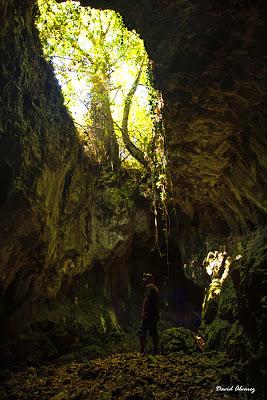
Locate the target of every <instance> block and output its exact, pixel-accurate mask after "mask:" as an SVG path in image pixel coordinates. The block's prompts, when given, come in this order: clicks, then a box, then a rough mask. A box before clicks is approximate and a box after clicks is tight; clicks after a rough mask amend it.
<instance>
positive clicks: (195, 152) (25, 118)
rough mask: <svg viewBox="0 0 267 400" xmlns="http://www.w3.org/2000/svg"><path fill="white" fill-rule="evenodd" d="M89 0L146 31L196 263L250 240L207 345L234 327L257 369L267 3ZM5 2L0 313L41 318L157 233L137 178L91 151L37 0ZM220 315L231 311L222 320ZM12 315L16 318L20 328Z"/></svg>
mask: <svg viewBox="0 0 267 400" xmlns="http://www.w3.org/2000/svg"><path fill="white" fill-rule="evenodd" d="M81 4H82V5H84V6H86V5H88V4H90V6H96V7H103V8H104V7H112V8H114V9H115V10H117V11H120V12H121V13H122V15H123V17H124V19H125V22H126V24H127V25H128V26H129V27H130V28H135V29H137V30H138V31H139V32H140V33H141V34H142V36H143V38H144V40H145V44H146V48H147V50H148V53H149V55H150V57H151V59H152V60H153V69H154V76H155V82H156V85H157V87H158V88H159V89H161V90H162V94H163V100H164V104H165V106H164V123H165V127H166V150H167V153H168V159H169V174H170V177H171V180H172V184H173V198H174V202H175V207H176V216H177V221H176V222H178V227H179V232H178V234H177V232H176V233H174V232H172V235H173V236H172V242H173V243H175V246H176V247H175V249H176V250H177V252H178V251H179V257H181V258H182V260H183V261H184V260H187V259H188V260H189V261H190V257H191V256H192V254H193V253H194V254H195V255H196V257H194V258H193V257H191V261H192V262H191V261H190V262H189V264H190V265H191V266H192V265H198V262H199V260H201V259H203V258H204V257H205V256H206V254H207V253H208V252H209V251H210V250H212V251H215V250H218V248H217V249H216V248H215V247H214V246H213V243H217V244H218V245H219V244H220V245H222V246H226V245H227V246H228V247H229V249H231V248H235V249H237V250H236V253H235V255H237V254H238V253H239V249H238V243H243V242H244V243H245V244H244V245H242V246H241V253H242V254H241V255H242V256H243V257H242V258H241V259H240V261H238V262H237V263H236V264H235V263H234V264H233V269H232V271H231V272H230V275H229V278H228V279H227V280H226V281H224V283H223V285H222V290H221V297H220V298H219V299H220V300H218V301H217V300H216V299H215V298H214V297H213V296H211V298H212V299H213V300H214V301H213V310H212V312H208V306H207V309H206V310H205V316H204V322H205V324H206V325H205V329H207V331H206V332H207V337H208V343H209V345H210V346H211V347H212V346H213V345H214V346H221V345H222V343H223V341H224V338H227V340H226V342H225V344H226V350H227V351H228V352H229V354H233V355H234V356H235V357H236V359H238V358H239V359H241V360H245V359H246V360H247V361H248V362H247V364H246V367H244V366H243V367H244V368H245V369H244V370H245V376H246V377H247V380H248V381H249V378H251V379H252V380H253V377H254V375H253V374H254V371H255V368H254V367H255V365H254V364H253V362H255V363H257V365H258V366H259V369H260V370H261V371H263V372H264V370H263V369H264V367H263V365H264V364H263V360H262V354H263V353H262V352H263V350H264V347H263V344H262V343H263V339H262V338H263V337H264V335H265V334H266V332H265V331H264V326H265V325H264V321H265V314H264V313H263V311H266V298H265V291H266V274H265V272H266V248H265V247H264V238H265V237H266V236H265V233H264V232H265V231H264V229H263V228H264V226H265V224H266V209H267V196H266V188H267V185H266V181H267V171H266V169H267V158H266V140H267V139H266V137H267V135H266V122H267V115H266V101H267V97H266V89H267V80H266V76H267V74H266V72H267V71H266V48H267V40H266V32H267V29H266V24H267V6H266V2H265V1H263V0H258V1H255V2H253V4H252V2H249V1H245V0H244V1H236V0H230V1H228V2H226V3H225V4H222V2H220V1H217V0H216V1H208V2H207V1H204V0H203V1H202V0H201V1H199V0H192V1H190V2H189V1H187V0H173V1H172V0H166V1H149V0H142V1H139V2H125V1H122V0H113V1H105V0H99V1H98V0H92V1H89V0H81ZM0 7H1V10H0V11H1V13H0V15H1V45H0V46H1V47H0V52H1V53H0V55H1V77H0V84H1V100H2V105H3V106H2V114H3V115H2V117H1V125H0V144H1V147H0V156H1V157H0V158H1V161H0V184H1V194H0V206H1V209H0V228H1V238H0V241H1V252H0V260H1V261H0V284H1V290H2V294H1V296H2V297H1V310H0V314H1V322H2V321H6V320H7V316H8V315H14V321H15V322H14V324H15V325H16V324H17V321H18V320H20V321H28V319H34V315H36V313H38V311H36V310H35V311H34V306H35V305H36V304H38V301H39V299H46V300H49V299H53V298H54V297H55V296H59V295H60V293H61V290H62V289H63V288H64V284H65V285H66V286H67V283H66V282H68V281H69V280H72V279H73V277H75V276H78V275H79V274H82V273H84V274H86V273H87V272H86V271H87V270H90V268H91V267H92V266H93V265H94V264H99V263H100V264H101V263H103V264H105V265H108V263H107V260H108V261H109V262H111V265H112V266H113V268H115V265H116V264H118V265H119V267H118V270H119V271H120V273H121V274H126V272H125V271H127V268H124V266H123V265H122V264H120V262H118V260H121V259H122V258H123V259H124V260H125V259H127V254H128V251H129V249H130V247H131V242H132V240H133V238H134V237H135V236H136V235H137V236H138V235H139V237H141V238H143V239H144V237H145V236H146V235H147V232H148V227H149V215H148V213H147V211H146V207H143V206H142V207H138V202H133V198H131V196H129V195H127V194H125V191H124V190H123V187H124V185H126V186H127V182H126V181H127V179H125V180H123V182H118V181H116V180H115V181H114V184H113V183H111V184H107V180H105V178H103V171H102V172H101V174H100V173H99V171H98V170H97V168H96V166H95V164H94V163H92V162H91V160H90V159H89V158H87V157H86V156H85V154H84V153H83V149H82V146H81V144H80V143H79V141H78V138H77V136H76V133H75V129H74V126H73V123H72V121H71V119H70V117H69V116H68V114H67V112H66V110H65V108H64V107H63V99H62V96H61V94H60V91H59V88H58V84H57V82H56V80H55V78H54V75H53V72H52V70H51V67H50V66H49V65H47V63H45V62H44V60H43V59H42V57H41V49H40V44H39V41H38V37H37V33H36V29H35V27H34V23H33V16H34V13H35V11H36V10H35V2H34V0H26V1H24V2H23V3H22V2H19V1H15V0H7V1H5V2H4V1H3V0H2V1H1V2H0ZM104 175H105V174H104ZM108 181H109V182H110V180H108ZM118 185H120V189H118ZM126 192H127V193H128V191H126ZM148 236H149V235H148ZM146 238H147V236H146ZM141 240H142V239H141ZM145 240H146V239H145ZM230 243H231V245H230ZM265 243H266V242H265ZM213 247H214V248H213ZM190 271H191V272H190ZM192 271H193V268H191V267H190V268H189V269H188V276H189V275H190V274H191V276H192V277H193V274H192ZM115 275H116V274H115V273H114V274H111V275H109V276H108V274H103V277H104V279H103V285H102V286H101V288H102V289H101V292H102V294H103V296H104V297H105V296H106V297H108V296H109V295H110V293H112V290H113V293H114V291H115V292H116V291H117V290H121V293H122V295H121V296H122V297H123V296H124V293H129V292H130V287H131V286H130V284H129V282H130V281H129V280H128V279H127V277H125V279H124V280H123V282H124V281H125V282H127V283H126V284H125V286H124V287H123V288H121V287H120V285H119V283H118V281H119V278H117V280H116V279H115V281H113V278H114V276H115ZM107 276H108V278H107ZM206 278H207V277H206V276H205V274H204V275H201V268H199V273H198V276H196V274H195V278H194V279H195V280H196V281H198V282H199V284H200V286H201V285H202V286H205V285H206V284H207V281H206ZM89 281H90V279H89ZM64 282H65V283H64ZM110 288H113V289H112V290H111V289H110ZM114 288H116V289H114ZM118 288H120V289H118ZM104 289H105V290H104ZM229 296H230V298H231V299H233V302H232V304H233V307H232V308H231V305H230V304H229ZM75 297H77V296H76V295H75V296H74V302H75V301H76V300H75ZM78 298H79V296H78ZM40 301H41V300H40ZM78 302H79V299H78ZM11 319H12V318H11ZM104 320H105V321H106V318H104ZM214 321H217V322H218V324H219V325H220V323H219V322H220V321H223V322H221V325H220V326H221V328H220V327H219V325H216V324H217V322H216V323H215V322H214ZM212 323H214V327H213V328H212V330H209V327H208V325H210V324H212ZM115 325H116V324H115ZM215 325H216V326H218V327H219V328H218V329H217V328H216V327H215ZM12 326H13V325H12V321H10V319H9V324H8V327H9V329H11V331H12ZM216 332H217V333H216ZM241 332H242V338H243V339H242V340H243V344H242V346H241V350H240V351H239V352H237V351H236V349H237V348H238V347H237V342H238V341H239V338H240V335H241ZM255 332H256V333H255ZM210 333H212V334H213V335H210ZM229 335H230V336H229ZM211 336H213V339H212V337H211ZM246 343H248V344H249V345H248V346H247V347H246ZM259 343H260V347H259V346H258V347H257V345H258V344H259ZM246 348H247V349H250V350H245V349H246ZM252 352H253V354H255V353H256V354H257V357H256V358H255V357H254V356H253V354H252ZM253 360H254V361H253ZM255 360H256V361H255ZM253 365H254V367H253ZM263 372H261V374H263ZM261 376H262V375H261Z"/></svg>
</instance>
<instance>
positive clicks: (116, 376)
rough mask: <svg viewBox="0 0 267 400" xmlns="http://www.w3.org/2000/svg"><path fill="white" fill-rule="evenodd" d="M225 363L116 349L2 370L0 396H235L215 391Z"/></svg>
mask: <svg viewBox="0 0 267 400" xmlns="http://www.w3.org/2000/svg"><path fill="white" fill-rule="evenodd" d="M229 368H230V367H229V362H228V361H227V360H226V359H225V357H224V355H223V353H215V352H210V353H205V352H203V353H199V354H196V355H193V356H189V355H184V354H179V353H172V354H170V355H157V356H152V355H144V356H141V355H139V354H138V353H115V354H111V355H109V356H106V357H101V358H95V359H91V360H79V361H78V360H73V361H71V362H64V363H62V362H61V363H54V364H52V363H49V364H45V365H42V366H39V367H27V368H24V369H20V370H17V371H16V370H14V368H13V372H11V371H2V373H1V375H2V376H1V378H2V379H1V380H2V381H3V382H2V384H1V385H0V399H3V400H4V399H13V400H26V399H27V400H30V399H32V400H37V399H41V400H42V399H43V400H46V399H49V400H72V399H73V400H75V399H76V400H79V399H80V400H111V399H118V400H120V399H121V400H122V399H124V400H153V399H164V400H167V399H169V400H175V399H177V400H178V399H179V400H191V399H203V400H204V399H212V400H217V399H224V398H227V399H234V398H235V399H236V396H233V395H231V394H229V392H228V393H227V394H225V393H223V392H219V391H218V392H217V391H216V381H217V379H218V377H219V376H222V374H227V370H228V373H229ZM225 386H227V385H225Z"/></svg>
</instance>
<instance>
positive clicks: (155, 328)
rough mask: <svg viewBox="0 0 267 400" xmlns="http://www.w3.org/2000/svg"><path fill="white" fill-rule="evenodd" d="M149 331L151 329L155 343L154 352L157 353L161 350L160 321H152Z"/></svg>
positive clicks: (153, 342)
mask: <svg viewBox="0 0 267 400" xmlns="http://www.w3.org/2000/svg"><path fill="white" fill-rule="evenodd" d="M149 331H150V332H149V333H150V336H151V337H152V344H153V347H152V353H153V354H154V355H156V354H158V351H159V349H158V347H159V335H158V321H157V320H156V319H155V320H152V321H151V323H150V330H149Z"/></svg>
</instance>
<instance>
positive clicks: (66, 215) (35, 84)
mask: <svg viewBox="0 0 267 400" xmlns="http://www.w3.org/2000/svg"><path fill="white" fill-rule="evenodd" d="M0 11H1V27H0V31H1V44H0V46H1V47H0V54H1V76H0V83H1V104H2V107H1V113H2V115H1V125H0V158H1V161H0V184H1V197H0V200H1V204H0V206H1V208H0V232H1V234H0V235H1V236H0V245H1V250H0V288H1V297H0V304H1V305H0V319H1V326H2V332H1V335H2V336H3V337H12V336H14V335H16V334H17V333H18V332H23V331H24V330H25V329H31V328H30V324H31V323H33V322H34V321H35V322H36V321H37V322H38V321H39V322H40V321H43V320H44V319H45V318H47V319H48V320H49V319H50V317H48V315H51V319H52V320H53V318H54V319H56V318H55V315H53V312H54V311H55V314H57V317H58V319H57V323H58V322H59V321H60V320H62V318H63V317H66V315H65V314H66V313H67V312H68V313H69V318H71V315H72V313H73V309H72V306H68V304H69V303H72V300H68V299H67V297H66V293H67V292H68V288H69V287H70V286H71V283H72V280H73V278H74V277H79V276H83V278H82V279H83V280H84V279H85V278H84V276H85V274H86V273H87V271H88V270H90V269H91V268H92V267H93V266H94V265H96V264H97V265H100V264H101V263H105V265H106V270H107V271H108V270H109V268H110V269H112V265H113V263H115V262H116V263H117V262H118V260H121V259H123V260H125V262H121V261H120V265H121V267H120V266H119V265H118V269H117V271H116V274H117V273H118V272H119V271H120V270H121V271H122V272H123V273H124V275H125V277H124V278H125V279H124V281H125V287H126V289H125V290H126V292H127V290H128V289H127V288H128V287H130V283H129V277H128V269H127V265H126V266H125V263H126V261H127V257H128V255H129V250H130V248H131V243H132V240H133V237H134V236H135V235H139V236H140V237H142V235H143V236H144V237H145V236H146V235H150V211H149V206H147V205H146V204H145V201H143V202H142V204H141V202H140V204H141V205H140V206H138V199H137V197H136V196H135V197H133V196H131V193H132V192H134V191H135V192H136V189H137V188H138V182H137V180H136V179H134V178H131V177H130V176H129V175H128V174H127V173H125V172H124V173H123V172H122V173H120V174H117V175H116V173H114V172H112V169H111V166H109V165H105V166H102V167H100V166H99V165H97V164H96V163H95V162H94V161H93V160H92V159H90V157H88V156H87V155H86V154H85V152H84V150H83V147H82V144H81V143H80V142H79V139H78V136H77V132H76V131H75V127H74V124H73V121H72V119H71V118H70V116H69V115H68V113H67V111H66V108H65V107H64V105H63V97H62V94H61V92H60V88H59V85H58V82H57V80H56V78H55V76H54V73H53V70H52V67H51V66H50V65H49V64H48V63H47V62H46V61H45V60H44V58H43V56H42V49H41V45H40V43H39V39H38V33H37V30H36V28H35V26H34V17H35V14H36V12H37V9H36V5H35V2H34V1H30V0H29V1H25V2H19V1H13V0H9V1H5V2H1V10H0ZM113 275H114V269H113V274H108V272H106V273H105V276H106V278H105V279H106V280H105V281H104V282H101V281H100V283H98V282H97V281H96V279H97V278H96V277H95V276H94V274H92V275H90V277H91V279H92V281H90V279H89V278H88V279H89V281H90V282H89V283H88V285H89V286H88V299H89V300H88V304H87V307H88V308H90V305H91V304H92V295H90V293H89V292H90V290H89V289H90V287H93V286H94V285H98V284H99V293H98V295H99V299H102V302H101V301H99V304H98V302H97V300H94V307H93V308H92V310H90V309H89V310H87V313H88V318H89V320H90V321H91V322H92V323H95V322H96V320H97V318H98V316H99V315H100V314H101V312H102V311H103V310H102V309H103V304H104V303H105V304H109V306H108V309H109V310H110V312H111V310H112V302H111V299H110V297H109V291H110V286H111V284H112V280H113V281H114V282H115V281H116V277H115V278H114V276H113ZM117 281H119V275H118V279H117ZM75 282H76V285H77V287H79V279H78V278H77V279H76V281H75ZM85 282H86V279H85ZM114 282H113V284H114ZM77 290H78V289H77ZM123 290H124V289H123ZM84 291H85V292H86V289H84ZM62 292H63V293H65V297H64V296H63V295H61V294H60V293H62ZM74 297H77V296H74ZM78 297H79V296H78ZM73 301H74V300H73ZM75 301H76V300H75ZM46 302H48V303H49V304H50V306H49V307H50V309H53V307H54V308H55V310H54V311H53V310H52V311H50V312H49V307H48V308H47V306H46ZM97 304H98V307H99V310H98V311H97V310H96V307H97ZM40 307H41V308H40ZM77 307H78V308H77V310H78V309H79V312H77V315H76V314H75V313H74V319H75V318H77V319H78V317H79V313H82V311H81V309H82V307H80V308H79V306H77ZM84 307H85V306H84ZM60 309H62V318H61V317H59V314H60V312H59V311H58V310H60ZM63 309H65V311H64V310H63ZM93 309H94V311H93ZM56 310H57V311H58V312H57V311H56ZM101 310H102V311H101ZM63 311H64V312H63ZM42 313H43V315H41V314H42ZM105 314H107V312H106V313H105ZM110 315H111V314H110ZM105 318H107V320H108V317H107V316H106V317H105ZM105 318H104V319H105ZM112 318H113V317H112ZM114 318H115V317H114ZM115 320H116V318H115V319H114V321H113V322H114V323H115ZM90 321H89V322H90ZM89 322H88V321H87V322H86V323H85V325H86V324H87V325H88V324H89V325H90V323H89ZM89 325H88V326H89ZM111 325H112V323H111V322H110V327H109V328H110V329H111Z"/></svg>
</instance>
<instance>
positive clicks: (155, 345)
mask: <svg viewBox="0 0 267 400" xmlns="http://www.w3.org/2000/svg"><path fill="white" fill-rule="evenodd" d="M152 343H153V349H152V353H153V354H154V355H156V354H158V352H159V335H158V333H157V334H156V335H153V336H152Z"/></svg>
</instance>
